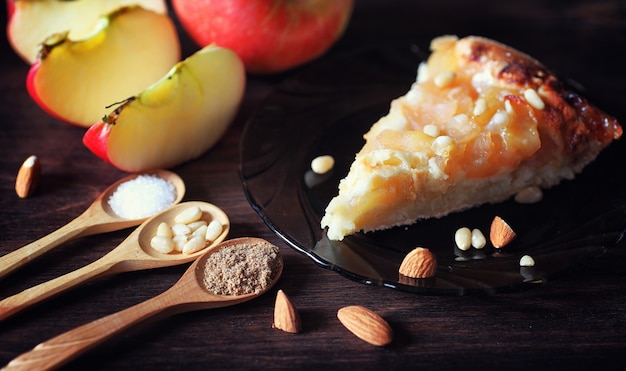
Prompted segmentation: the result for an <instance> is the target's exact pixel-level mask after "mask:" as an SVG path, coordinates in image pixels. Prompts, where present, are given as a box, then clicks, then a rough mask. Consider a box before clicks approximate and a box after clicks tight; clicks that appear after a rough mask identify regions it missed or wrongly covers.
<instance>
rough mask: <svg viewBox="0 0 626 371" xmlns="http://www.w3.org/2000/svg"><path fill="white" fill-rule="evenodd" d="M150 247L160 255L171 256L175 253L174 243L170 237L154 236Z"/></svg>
mask: <svg viewBox="0 0 626 371" xmlns="http://www.w3.org/2000/svg"><path fill="white" fill-rule="evenodd" d="M150 247H152V248H153V249H155V250H156V251H158V252H160V253H163V254H169V253H171V252H172V251H174V241H173V240H172V239H171V238H170V237H166V236H154V237H152V239H150Z"/></svg>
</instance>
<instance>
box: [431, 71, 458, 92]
mask: <svg viewBox="0 0 626 371" xmlns="http://www.w3.org/2000/svg"><path fill="white" fill-rule="evenodd" d="M455 77H456V74H455V73H454V72H452V71H444V72H441V73H439V74H438V75H437V76H435V78H434V79H433V82H434V83H435V86H437V87H439V88H444V87H446V86H448V85H450V84H452V82H453V81H454V78H455Z"/></svg>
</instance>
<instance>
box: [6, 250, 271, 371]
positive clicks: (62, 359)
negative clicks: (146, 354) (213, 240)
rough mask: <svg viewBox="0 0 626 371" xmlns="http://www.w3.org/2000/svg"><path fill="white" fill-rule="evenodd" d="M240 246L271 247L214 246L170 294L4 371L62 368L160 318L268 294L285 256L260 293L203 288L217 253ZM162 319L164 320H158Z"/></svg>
mask: <svg viewBox="0 0 626 371" xmlns="http://www.w3.org/2000/svg"><path fill="white" fill-rule="evenodd" d="M240 243H245V244H255V243H268V242H267V241H265V240H263V239H260V238H237V239H233V240H228V241H225V242H223V243H222V244H220V245H218V246H215V247H214V248H212V249H211V250H210V251H209V252H207V253H205V254H204V255H203V256H202V257H200V258H199V259H198V260H196V261H195V262H194V263H193V264H192V265H191V266H190V267H189V268H188V269H187V271H186V272H185V274H184V275H183V276H182V277H181V278H180V280H179V281H178V282H177V283H176V284H175V285H174V286H172V287H171V288H170V289H168V290H167V291H165V292H163V293H161V294H160V295H157V296H155V297H153V298H151V299H148V300H146V301H144V302H142V303H139V304H137V305H135V306H132V307H130V308H127V309H125V310H122V311H120V312H117V313H113V314H110V315H108V316H106V317H103V318H100V319H98V320H96V321H93V322H90V323H87V324H85V325H83V326H80V327H77V328H75V329H73V330H70V331H68V332H65V333H63V334H61V335H58V336H56V337H54V338H52V339H50V340H47V341H45V342H43V343H41V344H39V345H37V346H36V347H35V348H33V349H32V350H30V351H29V352H26V353H23V354H22V355H20V356H19V357H17V358H15V359H14V360H12V361H11V362H9V364H8V365H7V366H6V367H5V368H4V369H3V370H39V369H52V368H56V367H59V366H61V365H62V364H64V363H66V362H68V361H69V360H70V359H72V358H74V357H76V356H78V355H79V354H81V353H83V352H85V351H87V350H89V349H91V348H94V347H95V346H96V345H98V344H100V343H102V342H104V341H105V340H107V339H109V338H111V337H112V336H113V335H116V334H118V333H120V332H121V331H123V330H125V329H127V328H129V327H131V325H134V324H136V323H139V322H141V321H144V320H146V319H148V318H151V317H153V316H155V315H157V314H161V315H162V317H163V318H164V317H166V316H168V315H174V314H177V313H183V312H188V311H194V310H200V309H212V308H220V307H226V306H231V305H235V304H239V303H243V302H245V301H248V300H251V299H254V298H256V297H258V296H260V295H262V294H264V293H265V292H267V291H268V290H269V289H270V288H271V287H272V286H273V285H274V284H275V283H276V281H278V279H279V278H280V275H281V273H282V270H283V260H282V256H281V255H280V254H278V259H279V261H278V263H279V267H278V268H277V271H276V272H274V274H273V277H272V278H271V279H272V282H271V283H270V284H269V285H268V286H267V287H266V288H265V289H263V290H262V291H261V292H259V293H252V294H244V295H233V296H225V295H218V294H215V293H213V292H211V291H209V290H208V289H207V288H206V287H205V285H204V266H205V264H206V261H207V259H208V258H209V256H210V255H211V254H213V253H215V252H216V251H219V250H220V249H222V248H224V247H226V246H232V245H236V244H240ZM159 318H161V317H159Z"/></svg>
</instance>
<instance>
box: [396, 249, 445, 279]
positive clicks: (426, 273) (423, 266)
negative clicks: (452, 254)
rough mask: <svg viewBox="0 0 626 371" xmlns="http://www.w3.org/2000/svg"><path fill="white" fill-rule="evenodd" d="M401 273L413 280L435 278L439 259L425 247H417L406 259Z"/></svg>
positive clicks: (403, 261) (400, 270) (401, 265)
mask: <svg viewBox="0 0 626 371" xmlns="http://www.w3.org/2000/svg"><path fill="white" fill-rule="evenodd" d="M399 272H400V274H401V275H403V276H406V277H411V278H428V277H434V276H435V274H436V273H437V257H436V256H435V254H433V253H432V252H431V251H430V250H429V249H427V248H425V247H416V248H415V249H413V250H411V251H410V252H409V253H408V254H407V255H406V256H405V257H404V259H403V260H402V264H400V269H399Z"/></svg>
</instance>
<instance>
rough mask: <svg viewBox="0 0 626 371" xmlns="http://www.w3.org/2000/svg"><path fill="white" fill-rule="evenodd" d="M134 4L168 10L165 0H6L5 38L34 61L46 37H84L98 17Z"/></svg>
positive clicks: (26, 59)
mask: <svg viewBox="0 0 626 371" xmlns="http://www.w3.org/2000/svg"><path fill="white" fill-rule="evenodd" d="M135 4H136V5H141V6H142V7H144V8H146V9H150V10H152V11H154V12H157V13H160V14H166V13H167V4H166V3H165V0H106V1H102V0H73V1H67V0H7V9H8V12H7V15H8V19H9V22H8V24H7V39H8V40H9V43H10V44H11V47H12V48H13V50H14V51H15V52H16V53H17V54H18V55H19V56H20V57H22V59H24V61H26V62H28V63H33V62H34V61H35V60H36V58H37V53H38V52H39V45H40V44H41V42H42V41H44V40H45V39H46V38H47V37H48V36H50V35H52V34H55V33H60V32H68V34H69V35H68V37H69V38H71V39H73V40H78V39H82V38H85V37H87V36H88V35H89V34H90V33H91V32H93V29H94V27H95V26H96V23H97V22H98V20H99V19H100V17H102V16H104V15H106V14H108V13H111V12H112V11H114V10H116V9H118V8H121V7H122V6H126V5H135Z"/></svg>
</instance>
